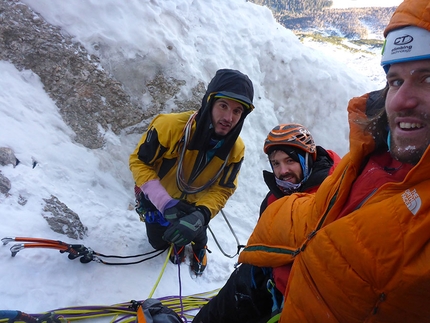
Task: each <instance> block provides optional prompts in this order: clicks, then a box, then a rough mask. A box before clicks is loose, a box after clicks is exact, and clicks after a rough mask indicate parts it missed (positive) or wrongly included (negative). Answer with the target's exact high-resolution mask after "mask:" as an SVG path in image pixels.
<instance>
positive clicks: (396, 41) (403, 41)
mask: <svg viewBox="0 0 430 323" xmlns="http://www.w3.org/2000/svg"><path fill="white" fill-rule="evenodd" d="M413 41H414V37H412V36H410V35H405V36H401V37H397V38H396V39H394V45H406V44H409V43H412V42H413Z"/></svg>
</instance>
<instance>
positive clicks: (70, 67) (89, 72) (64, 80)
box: [0, 0, 205, 149]
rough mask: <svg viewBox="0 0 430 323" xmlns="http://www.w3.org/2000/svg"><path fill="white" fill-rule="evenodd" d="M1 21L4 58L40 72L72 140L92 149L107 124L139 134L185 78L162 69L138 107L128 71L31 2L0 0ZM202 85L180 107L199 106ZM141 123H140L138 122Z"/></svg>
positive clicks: (100, 143) (0, 45)
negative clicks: (107, 60) (120, 71)
mask: <svg viewBox="0 0 430 323" xmlns="http://www.w3.org/2000/svg"><path fill="white" fill-rule="evenodd" d="M0 22H1V23H0V60H4V61H9V62H11V63H13V64H14V65H15V66H16V67H17V69H19V70H23V69H28V70H32V71H33V72H34V73H36V74H37V75H38V76H39V77H40V79H41V81H42V83H43V84H44V86H45V90H46V92H47V93H48V94H49V96H50V97H51V98H52V99H53V100H54V101H55V102H56V105H57V107H58V109H59V112H60V114H61V116H62V118H63V119H64V121H65V122H66V124H67V125H69V126H70V127H71V128H72V129H73V130H74V132H75V135H76V136H75V138H74V140H75V141H76V142H77V143H80V144H82V145H84V146H85V147H88V148H91V149H96V148H101V147H102V146H103V144H104V139H103V136H104V132H105V131H107V130H108V129H110V130H112V131H113V132H114V133H115V134H119V133H120V132H121V131H123V130H126V131H127V132H129V133H130V132H140V133H141V132H142V131H143V129H142V127H144V126H145V125H147V124H148V122H149V121H150V119H152V116H153V115H155V114H157V113H159V112H160V111H161V110H163V108H164V103H165V102H166V101H167V100H169V99H171V98H172V97H173V96H174V95H175V94H176V93H177V92H178V91H179V90H180V86H181V82H183V81H181V80H175V79H172V78H169V77H166V76H164V75H161V74H159V75H157V76H156V77H155V78H154V79H152V80H148V82H146V84H142V85H141V87H142V89H140V91H148V92H149V93H150V95H151V97H152V103H151V105H149V106H140V105H139V103H138V102H137V100H136V99H134V100H133V95H135V94H136V93H134V92H133V89H132V88H130V87H127V86H125V85H124V82H125V81H126V79H127V76H126V75H116V74H115V71H113V70H110V69H109V66H108V65H106V66H105V65H104V64H103V58H100V57H97V56H95V55H89V53H88V52H87V50H86V49H85V48H84V47H83V46H82V44H80V43H78V42H75V41H73V39H72V37H71V36H69V35H67V34H66V33H65V32H64V31H63V30H61V29H60V28H58V27H56V26H53V25H51V24H49V23H47V22H46V21H45V20H44V18H43V17H42V16H41V15H39V14H38V13H36V12H34V11H33V10H32V9H31V8H29V7H28V6H27V5H25V4H23V3H21V2H20V1H16V0H0ZM204 90H205V88H204V84H203V83H201V84H199V85H198V86H197V87H196V88H195V89H194V91H193V95H194V98H193V99H192V100H190V101H185V102H176V103H177V109H178V110H191V109H197V108H198V107H199V103H200V100H201V99H200V98H201V97H202V96H203V94H204ZM142 121H143V122H142ZM138 124H140V125H141V126H140V127H136V125H138ZM142 124H143V126H142Z"/></svg>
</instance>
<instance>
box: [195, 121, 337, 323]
mask: <svg viewBox="0 0 430 323" xmlns="http://www.w3.org/2000/svg"><path fill="white" fill-rule="evenodd" d="M263 150H264V153H266V154H267V156H268V159H269V162H270V165H271V167H272V170H273V172H268V171H263V178H264V181H265V183H266V184H267V186H268V188H269V192H268V193H267V195H266V197H265V198H264V200H263V202H262V203H261V206H260V215H261V213H263V211H264V210H265V209H266V208H267V206H268V205H269V204H271V203H272V202H274V201H276V200H277V199H278V198H281V197H283V196H287V195H290V194H292V193H294V192H308V193H312V192H315V191H316V190H317V189H318V187H319V185H320V184H321V182H322V181H323V180H324V179H325V178H326V177H327V176H328V175H330V174H331V173H332V172H333V169H334V168H335V167H336V165H337V164H338V163H339V161H340V157H339V156H338V155H337V154H336V153H335V152H333V151H331V150H325V149H324V148H323V147H321V146H316V145H315V142H314V140H313V138H312V135H311V133H310V132H309V130H308V129H306V128H305V127H303V126H302V125H300V124H297V123H289V124H281V125H278V126H276V127H274V128H273V129H272V130H271V131H270V132H269V134H268V135H267V138H266V140H265V142H264V149H263ZM289 270H290V265H286V266H282V267H278V268H274V269H273V270H272V268H260V267H256V266H252V265H248V264H243V265H241V266H239V267H238V268H236V270H235V271H234V272H233V273H232V275H231V276H230V278H229V280H228V281H227V283H226V284H225V285H224V287H223V288H222V289H221V290H220V292H219V293H218V295H217V296H215V297H214V298H213V299H212V300H211V301H210V302H209V303H208V304H207V305H205V306H204V307H203V308H202V309H201V310H200V311H199V313H198V314H197V315H196V317H195V318H194V320H193V322H195V323H235V322H242V323H251V322H252V323H255V322H260V321H261V320H263V321H264V320H265V319H266V318H267V317H270V316H271V313H272V307H273V306H272V305H273V300H274V299H276V303H279V302H278V299H280V300H282V294H283V292H284V290H285V285H286V279H285V276H286V275H287V274H288V273H289ZM267 283H269V285H270V286H272V287H273V288H272V290H271V291H268V289H267ZM275 286H276V288H275ZM264 322H265V321H264Z"/></svg>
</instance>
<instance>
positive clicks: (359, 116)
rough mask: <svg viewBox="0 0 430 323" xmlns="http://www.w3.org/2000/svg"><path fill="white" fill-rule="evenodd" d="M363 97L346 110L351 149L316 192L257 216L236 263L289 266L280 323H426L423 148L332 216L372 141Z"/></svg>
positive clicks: (428, 212) (429, 216) (428, 169)
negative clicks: (396, 176) (402, 171)
mask: <svg viewBox="0 0 430 323" xmlns="http://www.w3.org/2000/svg"><path fill="white" fill-rule="evenodd" d="M367 98H368V95H365V96H362V97H358V98H354V99H352V100H351V101H350V104H349V106H348V113H349V122H350V152H349V153H348V154H347V155H346V156H345V157H344V158H342V160H341V162H340V164H339V165H338V166H337V167H336V169H335V170H334V172H333V174H332V175H331V176H329V177H327V179H326V180H325V181H324V182H323V183H322V185H321V186H320V188H319V189H318V191H317V192H316V193H315V194H306V193H296V194H293V195H291V196H287V197H284V198H281V199H279V200H277V201H275V202H273V203H272V204H271V205H269V207H268V208H267V210H266V211H265V212H264V213H263V215H262V217H261V218H260V220H259V222H258V223H257V226H256V227H255V229H254V232H253V234H252V235H251V237H250V239H249V241H248V244H247V246H246V248H245V249H244V250H243V251H242V253H241V254H240V256H239V262H243V263H250V264H253V265H256V266H260V267H264V266H266V267H267V266H270V267H278V266H283V265H286V264H290V263H293V266H292V270H291V275H290V278H289V281H288V286H287V290H286V293H285V301H284V307H283V311H282V314H281V318H280V322H281V323H291V322H318V323H324V322H348V323H354V322H357V323H358V322H430V307H429V306H428V300H429V299H430V265H429V259H430V243H429V242H430V198H429V194H430V193H429V190H428V187H429V185H430V151H429V150H430V149H427V151H426V152H425V153H424V155H423V157H422V158H421V160H420V162H419V163H418V164H417V165H415V166H414V167H413V168H412V169H411V170H410V171H409V173H408V174H407V176H406V177H405V178H404V180H403V181H401V182H387V183H385V184H383V185H382V186H381V187H379V188H378V189H377V190H376V191H375V192H374V193H373V195H371V196H370V197H369V198H368V199H367V200H366V201H364V202H363V203H362V205H360V207H359V208H358V209H356V210H354V211H352V212H350V213H349V214H347V215H346V216H344V217H342V218H340V219H337V218H338V217H339V214H340V213H341V212H342V210H343V208H344V205H345V204H346V202H347V201H348V196H349V193H350V190H351V187H352V185H353V183H354V182H355V180H356V179H357V177H358V176H359V174H360V172H361V170H362V167H363V165H365V164H366V161H367V157H368V156H369V155H370V154H371V153H373V152H374V150H375V143H374V140H373V138H372V136H371V135H370V134H366V133H365V132H364V129H363V127H364V124H365V122H357V121H360V120H363V121H365V120H366V115H365V110H366V101H367Z"/></svg>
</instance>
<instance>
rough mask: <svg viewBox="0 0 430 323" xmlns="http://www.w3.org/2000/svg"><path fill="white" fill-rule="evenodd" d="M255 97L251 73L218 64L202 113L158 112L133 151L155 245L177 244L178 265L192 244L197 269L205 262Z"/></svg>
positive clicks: (142, 211)
mask: <svg viewBox="0 0 430 323" xmlns="http://www.w3.org/2000/svg"><path fill="white" fill-rule="evenodd" d="M253 96H254V88H253V85H252V82H251V80H250V79H249V78H248V76H246V75H245V74H243V73H241V72H240V71H237V70H232V69H221V70H218V71H217V72H216V74H215V76H214V78H213V79H212V80H211V82H210V83H209V85H208V88H207V91H206V94H205V95H204V97H203V100H202V105H201V108H200V109H199V110H198V111H197V112H193V111H188V112H182V113H171V114H160V115H158V116H157V117H155V118H154V119H153V120H152V122H151V124H150V125H149V127H148V130H147V131H146V133H145V134H144V135H143V136H142V138H141V140H140V141H139V143H138V145H137V147H136V149H135V150H134V152H133V153H132V154H131V156H130V161H129V163H130V170H131V172H132V174H133V178H134V181H135V184H136V186H135V193H136V199H137V202H138V205H137V208H136V211H137V212H138V213H139V215H141V219H143V220H144V222H145V225H146V233H147V235H148V240H149V243H150V244H151V245H152V246H153V247H154V249H157V250H162V249H165V248H167V247H168V246H169V245H170V244H173V245H174V250H175V252H174V253H173V255H172V257H171V261H172V262H173V263H180V262H182V261H183V259H184V256H185V249H184V247H185V246H186V245H187V244H189V243H191V242H193V245H192V250H193V256H192V258H191V269H192V270H193V271H194V273H195V274H196V275H201V274H202V273H203V271H204V269H205V268H206V262H207V257H206V243H207V234H206V229H207V225H208V223H209V221H210V219H211V218H212V217H214V216H215V215H216V214H217V213H218V212H219V211H220V210H221V209H222V208H223V207H224V205H225V203H226V202H227V200H228V198H229V197H230V196H231V195H232V194H233V193H234V191H235V189H236V187H237V177H238V174H239V170H240V166H241V164H242V161H243V158H244V153H245V145H244V143H243V141H242V139H241V138H240V137H239V133H240V131H241V129H242V126H243V122H244V120H245V118H246V116H247V115H248V114H249V113H250V112H251V111H252V110H253V108H254V106H253V104H252V100H253Z"/></svg>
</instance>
